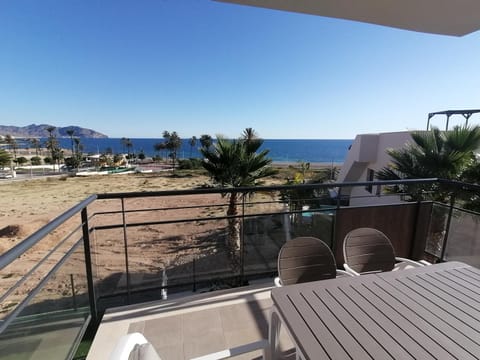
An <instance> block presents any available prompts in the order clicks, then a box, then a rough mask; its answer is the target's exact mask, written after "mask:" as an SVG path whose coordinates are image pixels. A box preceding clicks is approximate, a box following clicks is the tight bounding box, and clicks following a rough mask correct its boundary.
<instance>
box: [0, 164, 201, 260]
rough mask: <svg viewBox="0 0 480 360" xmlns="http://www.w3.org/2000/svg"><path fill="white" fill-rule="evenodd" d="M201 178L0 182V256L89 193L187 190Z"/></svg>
mask: <svg viewBox="0 0 480 360" xmlns="http://www.w3.org/2000/svg"><path fill="white" fill-rule="evenodd" d="M207 182H208V177H206V176H202V175H195V176H191V177H190V176H187V177H178V178H174V179H172V177H171V176H170V174H168V173H161V174H132V175H109V176H92V177H66V176H61V177H57V176H55V177H45V178H40V179H33V180H23V181H8V180H3V181H0V193H1V196H0V253H2V252H4V251H5V250H6V249H7V248H10V247H11V245H12V244H13V243H16V242H18V241H19V240H22V239H24V238H25V237H26V236H28V235H30V234H31V233H33V232H34V231H36V230H38V229H39V228H40V227H41V226H43V225H45V224H46V223H48V222H49V221H51V220H52V219H54V218H55V217H56V216H58V215H60V214H61V213H63V212H64V211H66V210H68V209H69V208H71V207H72V206H74V205H76V204H77V203H79V202H80V201H82V200H84V199H86V198H87V197H88V196H90V195H92V194H101V193H115V192H132V191H142V192H143V191H161V190H180V189H191V188H195V187H197V186H200V185H202V184H205V183H207Z"/></svg>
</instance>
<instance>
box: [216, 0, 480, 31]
mask: <svg viewBox="0 0 480 360" xmlns="http://www.w3.org/2000/svg"><path fill="white" fill-rule="evenodd" d="M216 1H220V2H226V3H235V4H242V5H251V6H257V7H263V8H269V9H276V10H285V11H291V12H298V13H304V14H312V15H320V16H327V17H333V18H339V19H348V20H355V21H361V22H366V23H371V24H378V25H384V26H389V27H394V28H400V29H406V30H413V31H420V32H426V33H434V34H443V35H454V36H462V35H466V34H469V33H472V32H474V31H477V30H478V29H480V0H216Z"/></svg>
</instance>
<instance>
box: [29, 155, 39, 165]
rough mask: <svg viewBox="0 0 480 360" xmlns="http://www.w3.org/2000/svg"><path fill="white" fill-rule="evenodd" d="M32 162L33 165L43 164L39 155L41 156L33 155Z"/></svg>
mask: <svg viewBox="0 0 480 360" xmlns="http://www.w3.org/2000/svg"><path fill="white" fill-rule="evenodd" d="M30 163H31V164H32V165H41V164H42V159H41V158H40V157H39V156H33V157H32V158H31V159H30Z"/></svg>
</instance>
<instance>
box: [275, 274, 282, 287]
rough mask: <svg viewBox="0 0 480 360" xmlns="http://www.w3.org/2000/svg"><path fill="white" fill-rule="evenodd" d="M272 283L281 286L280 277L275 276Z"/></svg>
mask: <svg viewBox="0 0 480 360" xmlns="http://www.w3.org/2000/svg"><path fill="white" fill-rule="evenodd" d="M273 283H274V284H275V286H276V287H282V286H283V285H282V280H281V279H280V277H279V276H277V277H276V278H275V279H273Z"/></svg>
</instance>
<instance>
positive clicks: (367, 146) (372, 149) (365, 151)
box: [338, 131, 412, 206]
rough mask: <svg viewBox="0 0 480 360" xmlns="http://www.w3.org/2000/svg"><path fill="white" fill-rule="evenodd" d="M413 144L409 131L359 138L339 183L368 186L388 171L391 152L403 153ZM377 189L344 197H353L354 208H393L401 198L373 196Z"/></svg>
mask: <svg viewBox="0 0 480 360" xmlns="http://www.w3.org/2000/svg"><path fill="white" fill-rule="evenodd" d="M411 140H412V137H411V135H410V132H409V131H400V132H390V133H379V134H362V135H357V136H356V137H355V141H354V142H353V144H352V146H351V147H350V150H349V151H348V154H347V157H346V159H345V162H344V163H343V166H342V168H341V169H340V173H339V175H338V182H364V181H373V180H376V173H377V171H379V170H380V169H382V168H384V167H386V166H387V165H388V164H389V163H390V161H391V158H390V156H389V155H388V154H387V149H400V148H402V147H404V146H405V144H406V143H407V142H409V141H411ZM378 191H379V189H378V187H377V186H372V187H359V186H357V187H355V188H344V189H342V196H350V205H351V206H356V205H367V204H389V203H392V202H396V201H398V200H399V198H398V197H393V198H392V197H390V196H388V197H378V196H372V195H375V194H377V192H378Z"/></svg>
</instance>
